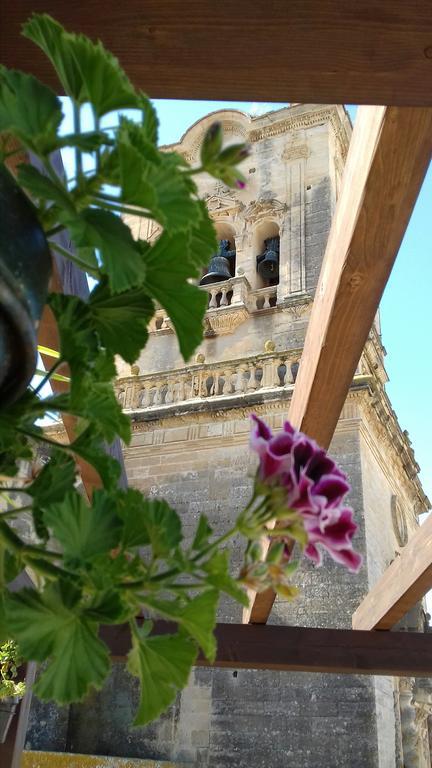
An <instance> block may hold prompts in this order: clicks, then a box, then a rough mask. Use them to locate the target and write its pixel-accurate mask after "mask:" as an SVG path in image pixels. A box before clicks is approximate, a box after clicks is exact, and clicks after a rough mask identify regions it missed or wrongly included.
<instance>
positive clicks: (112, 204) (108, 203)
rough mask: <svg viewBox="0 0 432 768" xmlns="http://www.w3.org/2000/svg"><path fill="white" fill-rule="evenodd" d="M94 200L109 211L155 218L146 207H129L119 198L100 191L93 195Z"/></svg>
mask: <svg viewBox="0 0 432 768" xmlns="http://www.w3.org/2000/svg"><path fill="white" fill-rule="evenodd" d="M92 202H93V203H95V204H96V205H99V206H100V208H105V209H106V210H107V211H116V212H118V213H126V214H130V215H131V216H142V217H143V218H145V219H154V216H152V215H151V213H150V211H147V210H146V209H144V208H129V207H128V206H127V205H123V203H121V201H120V200H119V199H118V198H116V197H111V195H105V194H104V193H103V192H98V194H97V195H95V196H94V197H92ZM154 220H155V219H154Z"/></svg>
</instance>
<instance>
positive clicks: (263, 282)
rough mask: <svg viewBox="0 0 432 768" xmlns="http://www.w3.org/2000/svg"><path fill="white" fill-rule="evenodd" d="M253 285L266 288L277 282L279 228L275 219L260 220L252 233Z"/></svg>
mask: <svg viewBox="0 0 432 768" xmlns="http://www.w3.org/2000/svg"><path fill="white" fill-rule="evenodd" d="M252 244H253V255H254V259H255V281H256V283H255V287H256V288H267V287H268V286H271V285H278V283H279V248H280V230H279V225H278V224H276V222H275V221H272V220H270V219H266V220H265V221H262V222H260V223H259V224H258V225H257V226H256V227H255V230H254V233H253V241H252Z"/></svg>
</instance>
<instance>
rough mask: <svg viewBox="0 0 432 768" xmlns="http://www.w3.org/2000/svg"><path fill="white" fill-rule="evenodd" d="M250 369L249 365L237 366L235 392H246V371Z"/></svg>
mask: <svg viewBox="0 0 432 768" xmlns="http://www.w3.org/2000/svg"><path fill="white" fill-rule="evenodd" d="M247 370H248V367H247V365H239V367H238V368H237V376H236V380H235V385H234V391H235V392H246V387H247V382H246V371H247Z"/></svg>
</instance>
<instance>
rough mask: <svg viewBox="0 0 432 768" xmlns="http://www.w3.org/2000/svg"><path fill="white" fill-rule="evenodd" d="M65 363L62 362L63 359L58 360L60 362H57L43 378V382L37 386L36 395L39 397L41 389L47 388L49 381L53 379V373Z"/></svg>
mask: <svg viewBox="0 0 432 768" xmlns="http://www.w3.org/2000/svg"><path fill="white" fill-rule="evenodd" d="M63 363H64V360H62V358H61V357H59V358H58V360H56V361H55V363H54V365H52V366H51V368H50V369H49V371H47V372H46V374H45V376H44V377H43V379H42V381H41V382H40V383H39V384H38V385H37V387H36V389H35V390H34V393H35V395H38V394H39V392H40V391H41V389H42V388H43V387H44V386H45V384H46V383H47V381H48V380H49V379H50V378H51V376H52V375H53V373H55V371H56V370H57V368H59V367H60V366H61V365H62V364H63Z"/></svg>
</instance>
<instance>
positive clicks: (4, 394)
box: [0, 165, 51, 407]
mask: <svg viewBox="0 0 432 768" xmlns="http://www.w3.org/2000/svg"><path fill="white" fill-rule="evenodd" d="M50 275H51V255H50V252H49V248H48V243H47V241H46V238H45V234H44V232H43V229H42V227H41V226H40V224H39V221H38V218H37V215H36V211H35V209H34V207H33V205H32V203H31V202H30V200H29V199H28V198H27V196H26V195H25V194H24V192H22V190H21V189H20V188H19V186H18V184H17V183H16V181H15V179H14V178H13V176H12V175H11V174H10V173H9V171H8V170H7V168H6V167H5V166H4V165H0V407H4V406H5V405H8V404H9V403H12V402H13V401H14V400H17V399H18V398H19V397H20V396H21V395H22V394H23V392H24V391H25V389H26V387H27V385H28V383H29V381H30V380H31V378H32V376H33V374H34V371H35V368H36V360H37V327H38V323H39V320H40V316H41V314H42V309H43V306H44V304H45V301H46V296H47V291H48V281H49V278H50Z"/></svg>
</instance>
